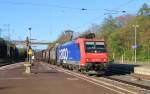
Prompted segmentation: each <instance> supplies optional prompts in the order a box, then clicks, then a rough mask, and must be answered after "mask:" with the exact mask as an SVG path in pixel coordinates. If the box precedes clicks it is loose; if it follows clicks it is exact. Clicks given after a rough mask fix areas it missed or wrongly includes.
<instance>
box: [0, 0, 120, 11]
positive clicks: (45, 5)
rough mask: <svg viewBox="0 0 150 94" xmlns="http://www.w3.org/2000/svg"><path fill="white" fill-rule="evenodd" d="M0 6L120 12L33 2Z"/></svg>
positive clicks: (7, 2) (2, 2) (8, 2)
mask: <svg viewBox="0 0 150 94" xmlns="http://www.w3.org/2000/svg"><path fill="white" fill-rule="evenodd" d="M0 4H12V5H30V6H36V7H51V8H58V9H69V10H82V11H113V12H114V11H115V12H119V11H120V10H109V9H100V8H85V7H69V6H62V5H56V4H46V3H35V2H34V3H33V2H17V1H0Z"/></svg>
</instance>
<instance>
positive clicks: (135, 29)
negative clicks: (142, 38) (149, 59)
mask: <svg viewBox="0 0 150 94" xmlns="http://www.w3.org/2000/svg"><path fill="white" fill-rule="evenodd" d="M132 26H133V27H134V63H136V49H137V34H136V33H137V28H138V27H139V25H137V24H135V25H132Z"/></svg>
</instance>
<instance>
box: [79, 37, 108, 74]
mask: <svg viewBox="0 0 150 94" xmlns="http://www.w3.org/2000/svg"><path fill="white" fill-rule="evenodd" d="M77 42H78V43H79V45H80V54H81V60H80V62H81V63H80V67H81V69H82V70H85V71H86V72H90V71H92V72H93V71H94V72H98V71H104V70H106V68H107V62H108V54H107V50H106V46H105V43H104V40H96V39H79V40H78V41H77Z"/></svg>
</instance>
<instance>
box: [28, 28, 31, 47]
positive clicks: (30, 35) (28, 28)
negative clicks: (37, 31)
mask: <svg viewBox="0 0 150 94" xmlns="http://www.w3.org/2000/svg"><path fill="white" fill-rule="evenodd" d="M28 29H29V34H30V36H29V37H30V39H29V41H30V46H31V29H32V28H31V27H29V28H28Z"/></svg>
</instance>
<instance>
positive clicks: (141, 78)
mask: <svg viewBox="0 0 150 94" xmlns="http://www.w3.org/2000/svg"><path fill="white" fill-rule="evenodd" d="M126 74H128V76H130V78H132V79H131V80H134V81H129V79H128V81H127V80H123V79H120V78H116V77H113V76H110V75H126ZM103 77H104V78H107V79H111V80H115V81H118V82H122V83H125V84H129V85H133V86H136V87H140V88H143V89H147V90H150V85H149V86H147V85H143V84H141V83H136V82H135V81H137V82H138V81H140V82H142V81H145V80H149V81H150V77H149V76H145V75H140V74H134V73H131V72H130V71H128V70H121V69H118V68H113V69H112V68H111V69H110V70H109V71H107V73H106V75H104V76H103Z"/></svg>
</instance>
